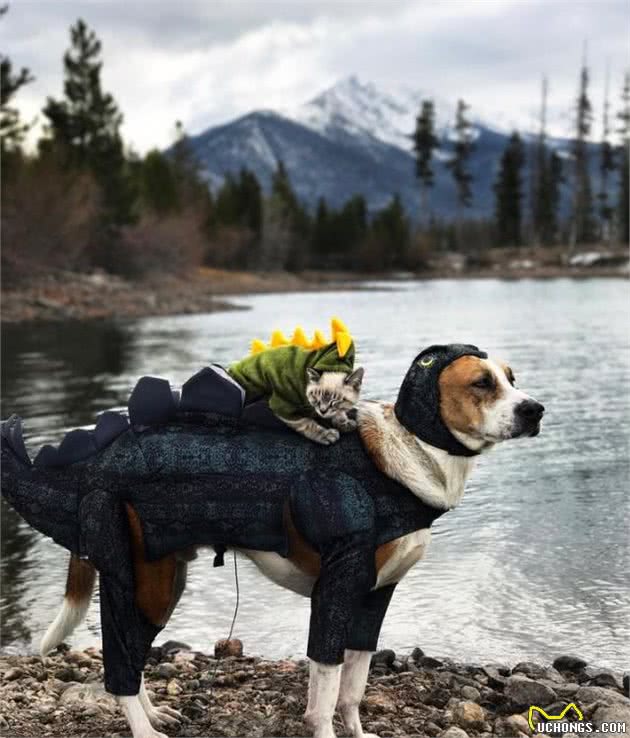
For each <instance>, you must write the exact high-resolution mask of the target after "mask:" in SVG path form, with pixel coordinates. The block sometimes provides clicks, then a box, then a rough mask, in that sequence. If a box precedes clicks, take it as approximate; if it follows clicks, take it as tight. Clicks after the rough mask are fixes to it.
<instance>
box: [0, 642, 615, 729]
mask: <svg viewBox="0 0 630 738" xmlns="http://www.w3.org/2000/svg"><path fill="white" fill-rule="evenodd" d="M224 645H225V644H224ZM228 645H229V647H228V648H227V650H225V649H224V652H226V653H227V654H230V653H237V654H242V648H241V647H240V642H238V641H234V642H230V644H228ZM217 647H219V644H217ZM217 647H215V654H214V655H208V654H204V653H201V652H198V651H193V650H190V649H189V648H188V647H187V646H186V645H185V644H181V643H176V642H173V641H170V642H167V643H165V644H163V645H162V646H159V647H154V648H153V649H152V650H151V655H150V658H149V661H148V664H147V669H146V672H145V675H146V682H147V687H148V690H149V693H150V695H151V697H152V699H153V701H154V702H155V703H156V704H158V705H164V704H166V705H169V706H170V707H172V708H176V709H177V710H179V711H180V712H181V714H182V720H181V722H179V723H178V724H169V725H168V726H166V725H165V726H164V728H163V730H165V731H166V733H167V734H168V735H169V736H171V737H174V736H190V737H193V736H252V737H256V738H258V737H261V738H262V737H263V736H305V735H308V734H309V732H308V730H307V727H306V726H305V724H304V722H303V719H302V715H303V713H304V709H305V707H306V686H307V682H308V664H307V662H306V661H305V660H302V661H289V660H286V661H267V660H264V659H260V658H257V657H248V656H243V655H224V656H222V657H221V658H217V656H218V655H220V653H219V651H218V650H217ZM102 680H103V668H102V655H101V652H100V650H99V649H96V648H89V649H86V650H85V651H72V650H70V649H69V648H68V647H67V646H65V645H62V646H60V647H59V649H57V652H55V653H54V654H53V655H52V656H50V657H47V658H46V660H45V662H42V660H41V659H40V658H39V657H37V656H4V657H2V658H0V734H1V735H2V736H3V737H4V738H11V737H13V736H16V737H19V738H27V737H28V738H44V737H46V736H50V737H51V738H79V737H82V738H83V737H85V738H88V737H94V736H110V737H111V738H120V737H121V736H123V735H125V736H127V735H129V729H128V727H127V724H126V721H125V720H124V718H123V717H122V714H121V712H120V710H119V708H118V707H117V705H116V703H115V701H114V699H113V698H112V697H111V696H110V695H108V694H107V693H106V692H105V691H104V689H103V686H102V685H103V681H102ZM629 688H630V685H629V678H628V675H625V676H622V675H621V674H616V673H614V672H612V671H610V670H608V669H601V668H597V667H593V666H591V665H589V664H587V663H586V662H585V661H584V660H582V659H580V658H578V657H575V656H561V657H559V658H557V659H555V661H554V664H553V665H547V666H543V665H539V664H535V663H530V662H522V663H519V664H516V665H515V666H514V667H512V668H510V667H508V666H505V665H502V664H492V665H487V664H486V665H481V664H479V665H474V664H461V663H456V662H455V661H453V660H451V659H447V658H442V659H438V658H433V657H431V656H426V655H425V654H424V653H423V651H422V650H421V649H420V648H416V649H414V651H413V652H412V653H411V654H408V655H404V656H402V655H397V654H395V653H394V652H393V651H390V650H384V651H379V652H378V653H377V654H375V655H374V657H373V659H372V668H371V670H370V678H369V682H368V687H367V690H366V695H365V698H364V700H363V703H362V707H361V715H362V721H363V727H364V730H365V731H366V732H371V733H377V734H378V735H379V736H381V738H398V737H400V736H416V737H418V738H419V737H420V736H429V737H431V736H436V737H438V738H466V736H469V737H471V738H473V737H474V738H491V737H492V736H514V737H515V738H519V737H522V736H528V735H531V734H532V731H531V730H530V727H529V725H528V710H529V706H530V705H532V704H534V705H537V706H539V707H542V708H544V709H545V711H546V712H547V713H548V714H549V715H558V714H560V713H561V712H562V710H563V709H564V708H565V707H566V706H567V705H568V704H569V703H571V702H575V703H576V704H577V705H578V706H579V708H580V709H581V710H582V712H583V715H584V720H585V721H588V722H590V723H591V724H592V726H594V728H595V729H599V728H600V727H601V725H602V724H603V723H618V724H619V725H620V727H623V724H625V731H626V734H630V699H629V698H628V690H629ZM624 695H625V696H624ZM534 719H535V720H538V717H537V716H535V717H534ZM576 719H577V716H576V715H574V713H573V711H572V710H569V712H568V713H567V714H566V716H565V717H564V718H563V722H569V721H574V720H576ZM335 727H336V730H337V732H338V735H340V736H341V735H345V733H344V730H343V726H342V724H341V722H340V721H339V719H338V718H335ZM617 734H621V735H623V734H624V733H623V732H622V731H618V733H617Z"/></svg>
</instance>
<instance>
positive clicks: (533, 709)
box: [527, 702, 584, 733]
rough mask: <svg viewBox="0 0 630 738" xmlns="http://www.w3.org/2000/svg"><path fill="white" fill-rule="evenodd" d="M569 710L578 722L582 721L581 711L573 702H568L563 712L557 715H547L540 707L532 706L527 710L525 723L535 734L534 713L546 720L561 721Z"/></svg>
mask: <svg viewBox="0 0 630 738" xmlns="http://www.w3.org/2000/svg"><path fill="white" fill-rule="evenodd" d="M569 710H573V711H574V712H575V714H576V715H577V716H578V720H584V715H583V714H582V710H580V708H579V707H578V706H577V705H576V704H575V702H570V703H569V704H568V705H567V706H566V707H565V708H564V710H563V711H562V712H561V713H560V714H559V715H549V714H548V713H546V712H545V711H544V710H543V709H542V707H537V706H536V705H532V706H531V707H530V708H529V713H528V715H527V722H528V723H529V727H530V729H531V731H532V732H533V733H535V732H536V726H535V725H534V720H533V718H534V712H537V713H539V714H540V715H542V716H543V717H544V718H546V719H547V720H562V718H563V717H564V716H565V715H566V714H567V712H569Z"/></svg>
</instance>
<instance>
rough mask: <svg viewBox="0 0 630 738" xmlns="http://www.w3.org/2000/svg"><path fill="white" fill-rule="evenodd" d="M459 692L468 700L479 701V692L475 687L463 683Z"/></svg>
mask: <svg viewBox="0 0 630 738" xmlns="http://www.w3.org/2000/svg"><path fill="white" fill-rule="evenodd" d="M460 694H461V696H462V697H464V698H465V699H467V700H468V701H469V702H479V700H480V699H481V694H480V692H479V690H478V689H475V687H470V686H469V685H468V684H465V685H464V686H463V687H462V688H461V690H460Z"/></svg>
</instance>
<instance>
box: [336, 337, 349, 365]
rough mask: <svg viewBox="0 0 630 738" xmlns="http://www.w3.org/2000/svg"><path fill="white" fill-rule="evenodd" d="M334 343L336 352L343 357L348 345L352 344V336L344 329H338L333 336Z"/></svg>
mask: <svg viewBox="0 0 630 738" xmlns="http://www.w3.org/2000/svg"><path fill="white" fill-rule="evenodd" d="M335 343H336V344H337V353H338V354H339V356H340V358H342V359H343V357H344V356H345V355H346V354H347V353H348V349H349V348H350V346H352V336H351V335H350V334H349V333H347V332H345V331H338V332H337V335H336V336H335Z"/></svg>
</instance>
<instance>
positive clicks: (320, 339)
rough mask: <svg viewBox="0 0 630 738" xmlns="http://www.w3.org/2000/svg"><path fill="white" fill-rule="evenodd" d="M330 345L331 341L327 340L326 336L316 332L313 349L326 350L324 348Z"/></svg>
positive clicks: (312, 344)
mask: <svg viewBox="0 0 630 738" xmlns="http://www.w3.org/2000/svg"><path fill="white" fill-rule="evenodd" d="M329 343H330V341H327V340H326V336H325V335H324V334H323V333H322V332H321V331H320V330H317V331H315V335H314V336H313V341H312V342H311V347H312V348H314V349H320V348H324V346H327V345H328V344H329Z"/></svg>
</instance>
